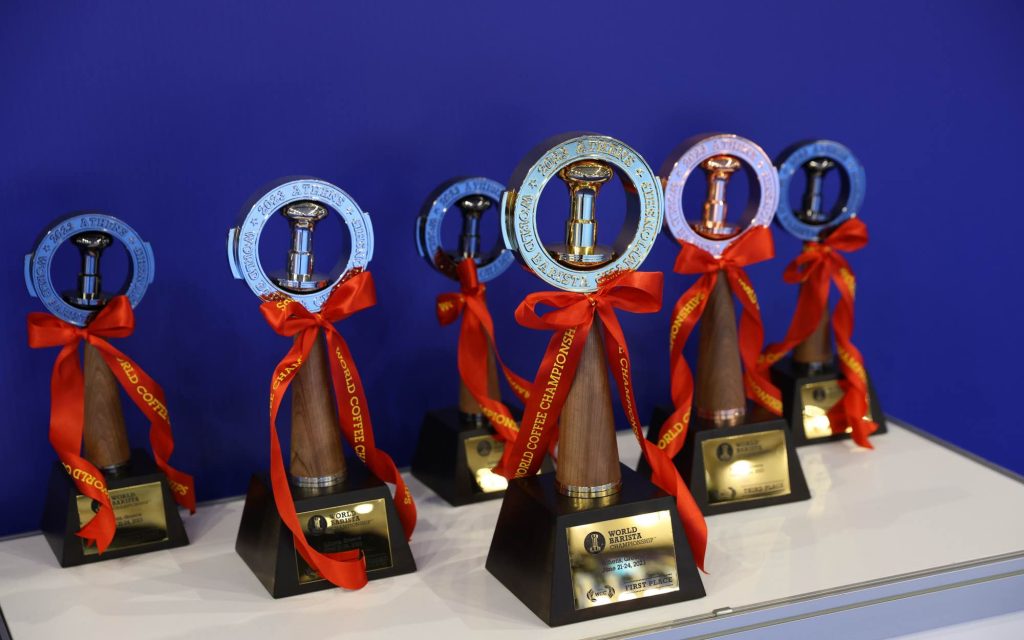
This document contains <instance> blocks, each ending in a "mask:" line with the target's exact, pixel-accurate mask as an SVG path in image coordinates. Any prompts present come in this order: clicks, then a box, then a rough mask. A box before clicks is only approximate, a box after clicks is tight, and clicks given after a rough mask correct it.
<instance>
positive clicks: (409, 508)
mask: <svg viewBox="0 0 1024 640" xmlns="http://www.w3.org/2000/svg"><path fill="white" fill-rule="evenodd" d="M327 345H328V347H329V349H328V350H329V351H330V353H329V356H328V361H329V362H330V373H331V384H332V385H333V386H334V398H335V401H336V402H337V407H338V418H339V420H338V422H339V424H340V425H341V430H342V435H343V436H344V437H345V440H346V441H348V444H349V446H351V447H352V449H353V450H354V451H355V452H356V455H357V456H359V458H360V459H361V460H362V461H363V462H364V463H365V464H366V466H367V467H368V468H369V469H370V471H371V472H372V473H373V474H374V475H375V476H377V478H379V479H380V480H382V481H384V482H389V483H391V484H393V485H395V496H394V501H395V510H396V511H397V512H398V518H399V520H401V522H402V529H403V531H404V532H405V537H406V539H409V538H411V537H412V533H413V530H414V529H415V528H416V519H417V516H416V503H415V501H413V498H412V494H411V493H410V492H409V488H408V487H407V486H406V484H405V480H403V479H402V474H401V473H399V471H398V467H397V466H396V465H395V463H394V461H393V460H392V459H391V456H389V455H388V454H387V453H386V452H385V451H384V450H382V449H378V448H377V444H376V441H375V438H374V434H373V422H372V421H371V419H370V409H369V404H368V403H367V400H366V392H365V390H364V387H363V381H362V378H361V377H360V376H359V370H358V369H357V368H356V363H355V360H354V359H353V357H352V353H351V351H350V350H349V348H348V343H346V342H345V339H344V338H343V337H341V334H340V333H338V331H337V330H336V329H334V328H333V327H330V328H329V329H327ZM343 407H344V408H345V410H343Z"/></svg>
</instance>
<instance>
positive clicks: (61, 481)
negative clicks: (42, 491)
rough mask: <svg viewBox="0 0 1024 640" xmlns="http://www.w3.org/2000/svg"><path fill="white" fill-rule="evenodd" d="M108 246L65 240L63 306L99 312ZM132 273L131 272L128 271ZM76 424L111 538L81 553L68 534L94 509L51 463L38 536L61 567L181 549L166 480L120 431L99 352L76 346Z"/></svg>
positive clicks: (91, 237)
mask: <svg viewBox="0 0 1024 640" xmlns="http://www.w3.org/2000/svg"><path fill="white" fill-rule="evenodd" d="M112 242H113V237H112V236H111V235H110V234H108V233H106V232H103V231H85V232H82V233H79V234H76V235H75V236H72V238H71V243H72V244H74V245H76V246H77V248H78V250H79V252H80V255H81V260H82V262H81V270H80V271H79V274H78V288H77V290H75V291H73V292H71V293H67V294H65V295H64V296H63V297H64V299H65V301H66V302H67V303H68V304H70V305H72V306H74V307H78V308H80V309H86V310H89V311H95V312H99V311H100V310H101V309H102V308H103V306H104V304H106V302H107V298H106V297H105V296H104V295H103V293H102V288H101V284H102V279H101V273H100V256H101V255H102V253H103V250H104V249H106V248H107V247H108V246H110V244H111V243H112ZM132 268H133V269H134V268H135V265H134V263H133V265H132ZM81 345H82V377H83V394H84V398H83V413H82V417H83V424H82V455H83V457H85V459H86V460H88V461H89V462H90V463H91V464H92V465H93V466H94V467H96V469H97V470H98V471H99V472H100V474H102V476H103V477H102V478H98V479H97V481H98V482H102V483H103V485H104V486H105V487H106V489H107V492H108V495H109V497H110V500H111V505H112V508H113V511H114V519H115V523H116V530H115V532H114V538H113V540H112V541H111V543H110V546H109V547H107V550H106V551H105V552H104V553H103V554H100V553H98V549H97V547H96V546H87V545H86V543H85V540H83V539H82V538H80V537H78V536H77V535H75V534H76V532H77V531H78V530H79V529H80V528H81V527H82V526H84V525H85V524H87V523H88V522H89V521H90V520H91V519H92V518H93V517H94V514H95V513H97V512H98V509H101V508H103V507H101V505H100V504H99V503H98V502H94V501H93V500H91V499H90V498H88V497H86V496H84V495H81V494H79V493H78V489H77V487H76V486H75V485H74V483H73V482H72V481H71V480H70V479H69V478H68V473H69V472H68V471H67V470H65V469H64V467H63V465H62V464H60V463H59V462H58V463H57V464H56V465H55V466H54V468H53V471H52V472H51V475H50V483H49V491H48V496H47V502H46V506H45V508H44V510H43V521H42V525H41V528H42V530H43V533H44V535H45V537H46V540H47V542H48V543H49V544H50V547H51V548H52V549H53V552H54V554H55V555H56V556H57V561H58V562H59V563H60V565H61V566H62V567H69V566H75V565H79V564H85V563H89V562H97V561H100V560H108V559H112V558H120V557H124V556H129V555H135V554H138V553H146V552H149V551H157V550H159V549H169V548H171V547H180V546H182V545H186V544H188V536H187V535H186V533H185V528H184V526H183V525H182V522H181V516H180V515H179V514H178V507H177V504H176V503H175V502H174V499H173V498H172V497H171V492H170V486H169V483H168V481H167V477H166V476H165V475H164V473H163V472H162V471H160V470H159V469H158V468H157V467H156V464H155V463H154V461H153V457H152V456H151V455H150V454H149V452H148V451H145V450H142V449H136V450H135V451H132V449H131V446H130V445H129V442H128V433H127V430H126V429H125V420H124V409H123V407H122V405H121V386H120V384H119V383H118V381H117V378H116V376H115V375H114V372H113V371H112V370H111V369H110V365H108V364H107V362H106V361H105V360H104V359H103V355H102V353H101V352H100V350H99V348H97V347H95V346H94V345H93V344H92V343H90V342H89V341H87V340H83V341H82V343H81Z"/></svg>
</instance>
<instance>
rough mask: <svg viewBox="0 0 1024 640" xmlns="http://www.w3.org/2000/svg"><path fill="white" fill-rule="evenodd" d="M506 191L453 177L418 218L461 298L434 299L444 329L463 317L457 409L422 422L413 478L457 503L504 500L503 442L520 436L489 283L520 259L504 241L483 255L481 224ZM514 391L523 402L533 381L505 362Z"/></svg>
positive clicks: (434, 262)
mask: <svg viewBox="0 0 1024 640" xmlns="http://www.w3.org/2000/svg"><path fill="white" fill-rule="evenodd" d="M504 189H505V187H504V185H502V184H501V183H500V182H497V181H495V180H490V179H488V178H454V179H452V180H448V181H446V182H445V183H443V184H441V185H440V186H439V187H438V188H437V189H435V190H434V191H433V193H431V194H430V196H429V197H428V198H427V200H426V202H425V203H424V206H423V211H422V212H421V213H420V215H419V216H418V217H417V219H416V248H417V249H418V251H419V254H420V255H421V256H422V257H423V258H424V259H425V260H426V261H427V262H428V264H430V265H431V266H432V267H433V268H434V269H436V270H437V271H439V272H440V273H442V274H444V275H446V276H448V277H449V278H451V279H453V280H455V281H456V282H458V283H459V287H460V291H459V292H458V293H445V294H442V295H440V296H438V298H437V308H436V310H437V318H438V321H439V322H441V324H444V325H447V324H451V323H454V322H455V321H456V320H458V319H459V318H460V317H461V318H462V327H461V329H460V333H459V347H458V367H459V378H460V383H459V404H458V406H457V407H448V408H446V409H439V410H434V411H430V412H428V413H427V415H426V416H425V417H424V420H423V427H422V429H420V437H419V442H418V443H417V445H416V453H415V455H414V456H413V460H412V474H413V475H414V476H416V478H417V479H419V480H420V481H421V482H423V483H424V484H426V485H427V486H428V487H430V488H431V489H433V490H434V492H435V493H437V494H438V495H439V496H441V497H442V498H444V499H445V500H447V501H448V502H449V503H450V504H452V505H462V504H469V503H473V502H479V501H482V500H489V499H493V498H500V497H501V496H502V495H504V491H505V488H506V487H507V486H508V480H506V479H505V478H504V477H503V476H500V475H497V474H495V473H493V472H492V469H493V468H494V466H495V465H496V464H497V463H498V462H499V461H500V460H501V456H502V453H503V452H504V450H505V443H506V442H511V441H512V440H515V437H516V434H517V433H518V431H519V426H518V424H517V423H516V420H517V419H518V416H517V415H514V414H513V412H512V410H510V409H509V407H508V406H506V405H505V404H504V403H503V402H502V401H501V392H500V389H499V386H498V364H499V363H500V359H498V358H497V351H496V346H495V341H494V326H493V321H492V319H491V315H490V312H489V311H488V309H487V299H486V294H485V291H486V284H485V283H487V282H490V281H492V280H494V279H495V278H497V277H498V276H499V275H501V274H502V273H504V271H505V270H506V269H507V268H508V267H509V265H511V264H512V263H513V262H514V261H515V258H514V257H513V256H512V253H511V252H510V251H508V250H507V249H506V248H505V245H504V243H503V242H502V241H501V238H500V237H499V238H498V242H497V243H496V244H495V245H494V246H493V247H492V248H490V250H484V249H483V248H482V247H481V240H480V219H481V217H482V216H483V215H484V214H485V213H486V212H487V211H489V210H491V209H494V208H497V205H498V202H499V200H500V198H501V193H502V191H504ZM452 208H457V209H458V211H459V212H460V214H461V223H462V229H461V233H460V234H459V246H458V250H457V251H449V250H446V249H445V248H444V245H443V243H442V241H441V225H442V222H443V221H444V218H445V215H446V214H447V213H448V211H449V210H450V209H452ZM501 368H502V371H503V372H504V374H505V377H506V379H507V380H508V382H509V386H510V387H511V388H512V390H513V391H514V392H515V393H516V395H517V397H518V398H519V399H520V400H521V401H524V402H525V399H526V398H527V397H528V395H529V386H530V385H529V383H528V382H527V381H526V380H523V379H522V378H520V377H519V376H517V375H516V374H515V373H513V372H512V371H510V370H509V369H508V368H507V367H505V365H504V364H503V363H501Z"/></svg>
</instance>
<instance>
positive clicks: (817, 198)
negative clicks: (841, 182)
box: [799, 158, 836, 224]
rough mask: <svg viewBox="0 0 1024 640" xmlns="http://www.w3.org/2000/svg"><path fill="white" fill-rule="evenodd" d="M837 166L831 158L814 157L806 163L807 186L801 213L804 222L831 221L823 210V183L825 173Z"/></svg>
mask: <svg viewBox="0 0 1024 640" xmlns="http://www.w3.org/2000/svg"><path fill="white" fill-rule="evenodd" d="M835 166H836V163H835V161H834V160H831V159H829V158H814V159H813V160H808V161H807V162H806V163H805V164H804V171H805V172H806V173H807V187H806V188H805V189H804V203H803V204H804V206H803V209H801V211H800V213H799V216H800V219H801V220H803V221H804V222H810V223H815V224H824V223H826V222H828V221H829V220H828V218H829V214H828V212H826V211H822V210H821V197H822V184H823V182H824V179H825V174H826V173H828V172H829V170H830V169H832V168H833V167H835Z"/></svg>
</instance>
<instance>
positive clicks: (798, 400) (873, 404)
mask: <svg viewBox="0 0 1024 640" xmlns="http://www.w3.org/2000/svg"><path fill="white" fill-rule="evenodd" d="M841 379H842V374H841V373H839V372H838V371H836V370H835V369H834V368H831V367H830V368H829V369H827V370H825V371H822V372H820V373H810V372H807V371H806V367H805V366H801V365H799V364H798V363H796V362H794V361H793V359H792V358H785V359H784V360H780V361H779V362H777V363H775V365H774V366H773V367H772V382H773V383H775V386H777V387H778V388H779V391H781V392H782V413H783V415H784V416H785V419H786V421H787V422H788V423H789V429H790V431H791V432H792V434H793V442H794V443H796V446H798V447H802V446H804V445H806V444H821V443H822V442H834V441H836V440H848V439H849V438H850V433H849V430H847V432H846V433H832V426H831V425H830V424H829V421H828V416H827V415H826V414H827V413H828V411H829V409H831V408H832V406H833V405H835V403H836V402H838V401H840V400H841V399H842V397H843V391H842V389H840V387H839V381H840V380H841ZM868 417H869V418H871V419H872V420H874V421H875V423H876V424H878V430H877V431H875V432H874V433H873V434H872V436H877V435H880V434H883V433H885V432H886V431H887V429H886V426H885V414H883V413H882V407H881V406H880V405H879V403H878V394H877V393H875V388H874V386H873V385H872V384H871V378H870V377H869V378H868Z"/></svg>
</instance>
